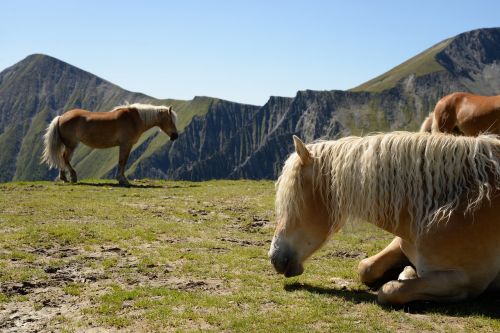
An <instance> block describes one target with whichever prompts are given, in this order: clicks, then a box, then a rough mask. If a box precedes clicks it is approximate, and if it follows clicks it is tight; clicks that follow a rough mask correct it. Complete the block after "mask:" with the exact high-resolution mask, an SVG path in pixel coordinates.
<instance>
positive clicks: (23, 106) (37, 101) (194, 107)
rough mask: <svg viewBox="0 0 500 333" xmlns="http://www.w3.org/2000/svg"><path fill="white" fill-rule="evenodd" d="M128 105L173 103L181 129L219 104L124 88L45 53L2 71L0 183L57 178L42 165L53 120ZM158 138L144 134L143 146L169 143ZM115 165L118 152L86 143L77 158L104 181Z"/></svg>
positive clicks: (79, 166) (88, 173)
mask: <svg viewBox="0 0 500 333" xmlns="http://www.w3.org/2000/svg"><path fill="white" fill-rule="evenodd" d="M126 101H130V102H132V101H133V102H140V103H153V104H168V105H173V107H174V109H175V110H177V111H178V113H179V127H180V129H182V128H184V127H185V126H186V124H188V123H189V122H190V121H191V118H192V117H193V116H196V115H203V114H205V113H206V112H207V111H208V109H209V106H210V105H211V103H214V102H215V101H217V100H216V99H212V98H205V97H199V98H195V99H193V100H191V101H180V100H158V99H155V98H152V97H149V96H146V95H144V94H140V93H134V92H130V91H127V90H124V89H122V88H120V87H118V86H116V85H114V84H112V83H110V82H108V81H106V80H104V79H101V78H99V77H97V76H95V75H93V74H91V73H88V72H86V71H83V70H81V69H78V68H76V67H74V66H72V65H69V64H67V63H65V62H63V61H60V60H58V59H55V58H52V57H49V56H46V55H42V54H34V55H31V56H28V57H27V58H25V59H24V60H22V61H21V62H19V63H17V64H15V65H14V66H12V67H9V68H7V69H6V70H4V71H2V72H0V146H1V147H2V151H1V152H0V170H1V171H2V172H1V173H0V181H9V180H34V179H52V178H54V177H55V175H56V173H55V171H54V170H52V171H49V170H48V169H47V167H46V166H45V165H41V164H40V155H41V152H42V140H41V137H42V135H43V133H44V130H45V128H46V126H47V124H48V123H49V122H50V120H51V119H53V118H54V117H55V116H56V115H59V114H61V113H63V112H65V111H67V110H70V109H72V108H84V109H88V110H93V111H108V110H111V109H112V108H113V107H114V106H116V105H121V104H124V103H125V102H126ZM155 135H156V131H155V130H151V131H149V132H148V133H145V135H144V136H143V137H142V138H141V142H140V143H139V145H138V146H144V142H150V143H154V144H156V145H157V146H161V145H162V144H164V143H165V142H162V141H161V140H156V141H155V140H151V139H150V138H151V137H152V136H155ZM148 139H149V141H148ZM158 141H160V142H158ZM137 158H138V159H140V158H142V156H138V157H137ZM116 162H117V150H116V149H106V150H91V149H89V148H87V147H85V146H83V145H81V146H80V147H79V148H78V150H77V151H76V152H75V155H74V157H73V160H72V163H73V164H74V166H75V169H76V170H77V172H78V173H79V174H80V175H82V176H84V177H102V176H104V175H105V174H106V173H108V172H109V171H110V170H112V169H113V167H114V166H115V165H116Z"/></svg>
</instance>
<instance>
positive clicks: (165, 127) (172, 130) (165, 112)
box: [158, 106, 179, 141]
mask: <svg viewBox="0 0 500 333" xmlns="http://www.w3.org/2000/svg"><path fill="white" fill-rule="evenodd" d="M158 117H159V125H158V126H159V127H160V128H161V129H162V131H163V132H165V133H166V134H167V135H168V136H169V137H170V140H172V141H175V140H176V139H177V138H178V137H179V133H178V132H177V124H176V123H177V114H176V113H175V112H174V110H172V107H171V106H169V107H167V108H166V109H162V110H160V112H159V113H158Z"/></svg>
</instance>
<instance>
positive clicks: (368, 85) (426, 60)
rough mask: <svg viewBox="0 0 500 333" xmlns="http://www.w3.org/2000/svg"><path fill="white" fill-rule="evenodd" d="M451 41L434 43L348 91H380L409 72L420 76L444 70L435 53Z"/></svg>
mask: <svg viewBox="0 0 500 333" xmlns="http://www.w3.org/2000/svg"><path fill="white" fill-rule="evenodd" d="M451 41H452V39H447V40H445V41H443V42H441V43H439V44H436V45H434V46H433V47H431V48H429V49H427V50H425V51H424V52H422V53H420V54H418V55H416V56H415V57H413V58H411V59H409V60H407V61H405V62H403V63H402V64H400V65H398V66H396V67H394V68H393V69H391V70H390V71H388V72H386V73H384V74H382V75H380V76H377V77H376V78H374V79H372V80H370V81H368V82H365V83H363V84H362V85H360V86H357V87H355V88H353V89H350V91H370V92H381V91H384V90H386V89H390V88H392V87H394V86H396V84H397V83H398V82H399V81H400V80H401V79H403V78H406V77H408V76H409V75H411V74H415V75H416V76H422V75H425V74H429V73H434V72H439V71H444V70H445V69H444V67H443V66H441V65H440V64H439V63H438V62H437V61H436V55H437V54H438V53H439V52H441V51H442V50H443V49H444V48H445V47H446V46H448V44H449V43H450V42H451Z"/></svg>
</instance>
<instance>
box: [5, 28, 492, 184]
mask: <svg viewBox="0 0 500 333" xmlns="http://www.w3.org/2000/svg"><path fill="white" fill-rule="evenodd" d="M44 57H45V56H43V55H39V54H36V55H32V56H29V57H27V58H25V59H23V60H22V61H21V62H19V63H17V64H15V65H13V66H11V67H9V68H7V69H5V70H4V71H2V72H0V146H2V147H4V149H3V151H2V152H0V170H2V173H1V175H0V181H9V180H29V179H51V178H52V177H54V176H55V173H54V171H49V170H48V169H47V168H46V167H45V166H43V165H40V164H39V162H38V161H39V156H40V153H41V140H40V138H41V135H42V134H43V131H44V128H45V126H46V125H47V124H48V122H49V121H50V120H51V119H52V118H53V117H54V116H55V115H56V114H59V113H61V112H63V111H66V110H68V109H69V108H73V107H82V108H86V109H90V110H93V111H104V110H110V109H111V108H112V107H113V106H115V105H119V104H123V103H124V101H127V100H128V101H130V102H142V103H153V104H172V105H174V109H175V110H176V111H177V112H178V114H179V122H180V124H179V125H180V129H181V131H182V133H181V135H180V137H179V140H177V141H175V142H173V143H172V142H170V141H168V138H167V137H166V136H165V135H164V134H162V133H158V130H154V129H153V130H151V131H149V132H148V133H146V134H145V135H144V136H143V137H141V140H140V142H139V143H138V144H137V145H136V146H135V147H134V150H133V152H132V154H131V158H130V161H129V165H128V169H127V174H128V175H129V176H130V177H132V178H134V177H135V178H142V177H150V178H169V179H188V180H205V179H212V178H254V179H255V178H256V179H258V178H276V177H277V175H278V173H279V170H280V169H281V164H282V162H283V160H284V159H285V157H286V156H287V155H288V154H289V153H290V152H291V151H292V150H293V146H292V141H291V135H292V134H296V135H299V136H300V137H301V138H303V139H304V140H305V141H307V142H309V141H312V140H316V139H321V138H323V139H324V138H336V137H340V136H344V135H351V134H354V135H360V134H366V133H368V132H372V131H390V130H404V129H406V130H417V129H418V127H419V124H420V122H421V121H422V120H423V118H424V117H425V116H426V115H427V114H428V113H429V112H430V111H432V109H433V107H434V104H435V103H436V102H437V100H438V99H439V98H440V97H442V96H444V95H446V94H448V93H451V92H453V91H469V92H473V93H478V94H497V93H498V91H500V28H488V29H478V30H473V31H469V32H465V33H463V34H459V35H457V36H455V37H451V38H448V39H446V40H444V41H442V42H439V43H437V44H435V45H434V46H432V47H431V48H429V49H427V50H424V51H423V52H421V53H419V54H418V55H416V56H415V57H412V58H410V59H409V60H408V61H406V62H403V63H402V64H400V65H398V66H396V67H394V68H393V69H391V70H390V71H388V72H386V73H384V74H382V75H380V76H377V77H375V78H374V79H372V80H369V81H367V82H366V83H364V84H362V85H359V86H357V87H355V88H353V89H351V90H347V91H341V90H330V91H314V90H302V91H298V92H297V94H296V95H295V96H294V97H279V96H272V97H270V98H269V100H268V101H267V103H266V104H264V105H263V106H255V105H248V104H240V103H235V102H231V101H225V100H222V99H218V98H212V97H203V96H199V97H195V98H193V99H192V100H175V99H157V98H153V97H150V96H147V95H144V94H141V93H134V92H130V91H127V90H124V89H122V88H120V87H119V86H117V85H114V84H113V83H111V82H109V81H106V80H104V79H101V78H99V77H97V76H94V75H93V74H91V73H88V72H86V71H83V70H80V69H78V68H76V67H74V66H71V65H69V64H67V63H64V62H60V61H58V60H57V59H56V58H53V57H48V59H45V58H44ZM115 150H116V149H115ZM116 156H117V154H116V152H115V151H114V150H113V149H109V150H93V151H91V150H90V149H88V148H85V147H83V145H82V146H81V147H80V148H79V149H78V151H77V152H76V153H75V156H74V158H73V163H74V164H75V165H76V170H77V172H78V173H79V174H80V176H81V177H83V178H88V177H91V178H101V177H112V176H113V172H114V171H115V169H116V159H117V157H116Z"/></svg>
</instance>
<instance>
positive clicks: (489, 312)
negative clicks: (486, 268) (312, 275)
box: [284, 282, 500, 319]
mask: <svg viewBox="0 0 500 333" xmlns="http://www.w3.org/2000/svg"><path fill="white" fill-rule="evenodd" d="M284 289H285V290H286V291H288V292H295V291H307V292H310V293H313V294H318V295H324V296H333V297H339V298H342V299H344V300H346V301H348V302H351V303H355V304H359V303H373V304H376V303H377V295H376V294H375V292H374V291H373V290H362V289H360V290H349V289H336V288H328V287H321V286H315V285H311V284H308V283H299V282H295V283H291V284H286V285H285V286H284ZM380 306H381V307H382V308H383V309H386V310H394V309H397V310H403V311H404V312H406V313H411V314H440V315H446V316H452V317H467V316H486V317H489V318H491V319H500V311H499V310H498V309H500V293H484V294H482V295H481V296H479V297H478V298H475V299H471V300H466V301H462V302H457V303H435V302H423V301H419V302H411V303H408V304H405V305H403V306H394V305H380Z"/></svg>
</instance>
